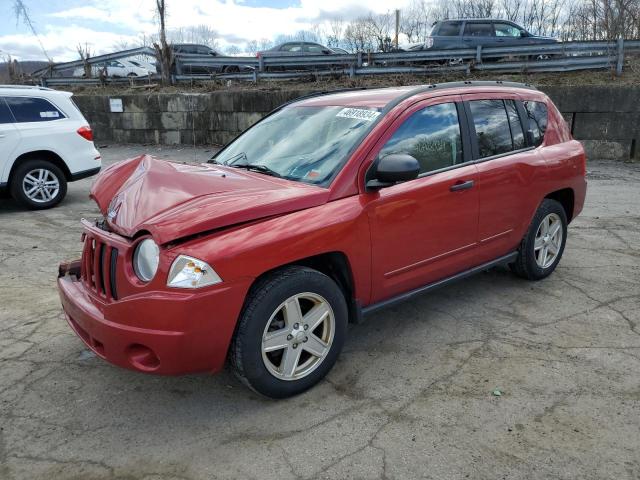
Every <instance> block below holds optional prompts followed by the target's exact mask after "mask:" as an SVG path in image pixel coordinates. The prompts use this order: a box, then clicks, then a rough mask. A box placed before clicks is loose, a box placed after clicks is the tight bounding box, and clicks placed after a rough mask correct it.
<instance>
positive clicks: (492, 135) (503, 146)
mask: <svg viewBox="0 0 640 480" xmlns="http://www.w3.org/2000/svg"><path fill="white" fill-rule="evenodd" d="M469 108H470V109H471V115H472V116H473V124H474V126H475V129H476V138H477V140H478V150H479V153H480V158H485V157H491V156H493V155H500V154H502V153H507V152H510V151H511V150H514V148H513V141H512V138H511V129H510V127H509V117H508V116H507V110H506V108H505V105H504V102H503V101H502V100H473V101H470V102H469Z"/></svg>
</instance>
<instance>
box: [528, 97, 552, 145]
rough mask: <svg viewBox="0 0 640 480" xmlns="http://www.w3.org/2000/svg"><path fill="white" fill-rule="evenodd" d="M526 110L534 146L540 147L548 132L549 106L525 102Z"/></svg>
mask: <svg viewBox="0 0 640 480" xmlns="http://www.w3.org/2000/svg"><path fill="white" fill-rule="evenodd" d="M523 103H524V110H525V112H527V117H528V120H529V129H530V130H531V133H532V134H533V135H532V136H533V145H534V146H536V147H537V146H539V145H541V144H542V141H543V140H544V133H545V132H546V131H547V106H546V105H545V104H544V103H542V102H531V101H525V102H523Z"/></svg>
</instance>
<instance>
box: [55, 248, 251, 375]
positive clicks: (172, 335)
mask: <svg viewBox="0 0 640 480" xmlns="http://www.w3.org/2000/svg"><path fill="white" fill-rule="evenodd" d="M77 272H79V261H78V262H71V263H69V264H62V265H61V266H60V277H59V278H58V290H59V294H60V300H61V301H62V308H63V309H64V313H65V316H66V318H67V321H68V323H69V325H70V326H71V328H72V329H73V331H74V332H76V334H77V335H78V336H79V337H80V338H81V339H82V340H83V341H84V343H85V344H86V345H87V346H88V347H89V348H90V349H91V350H93V351H94V352H95V353H96V354H97V355H98V356H99V357H101V358H103V359H105V360H107V361H109V362H110V363H113V364H114V365H117V366H120V367H124V368H128V369H132V370H137V371H140V372H146V373H157V374H165V375H178V374H186V373H195V372H204V371H208V372H217V371H219V370H220V369H222V367H223V366H224V362H225V358H226V355H227V350H228V347H229V343H230V341H231V337H232V335H233V331H234V329H235V325H236V321H237V319H238V315H239V314H240V309H241V308H242V304H243V302H244V297H245V295H246V292H247V290H248V288H249V285H250V281H249V280H246V281H242V282H238V283H235V284H233V285H226V286H217V288H211V289H206V290H202V291H189V292H148V293H145V294H137V295H132V296H130V297H127V298H124V299H121V300H117V301H111V302H106V301H104V300H103V299H101V298H97V297H96V296H95V295H94V294H93V293H92V292H91V291H89V290H87V289H86V288H85V286H84V284H83V282H82V281H81V280H80V279H79V278H78V275H77ZM150 326H153V328H150Z"/></svg>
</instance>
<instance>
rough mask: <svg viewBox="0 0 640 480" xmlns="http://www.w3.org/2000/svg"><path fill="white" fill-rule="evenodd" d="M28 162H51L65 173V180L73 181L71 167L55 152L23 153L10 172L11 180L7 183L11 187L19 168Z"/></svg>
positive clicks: (36, 151)
mask: <svg viewBox="0 0 640 480" xmlns="http://www.w3.org/2000/svg"><path fill="white" fill-rule="evenodd" d="M28 160H45V161H48V162H51V163H52V164H54V165H55V166H56V167H58V168H59V169H60V170H62V173H64V176H65V180H67V181H69V180H70V179H71V172H70V171H69V167H67V164H66V163H65V161H64V160H63V159H62V157H60V155H58V154H57V153H55V152H52V151H51V150H34V151H32V152H26V153H23V154H21V155H19V156H18V157H17V158H16V159H15V161H14V162H13V165H11V170H10V171H9V178H8V179H7V183H8V184H9V185H11V182H12V181H13V176H14V175H15V172H16V170H17V169H18V167H19V166H20V165H21V164H23V163H24V162H26V161H28Z"/></svg>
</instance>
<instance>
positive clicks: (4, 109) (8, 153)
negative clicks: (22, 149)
mask: <svg viewBox="0 0 640 480" xmlns="http://www.w3.org/2000/svg"><path fill="white" fill-rule="evenodd" d="M19 143H20V132H19V131H18V129H17V128H16V124H15V123H14V121H13V116H12V115H11V111H10V110H9V107H8V106H7V103H6V102H5V99H4V97H0V185H1V184H4V183H6V182H7V180H8V178H9V172H10V171H11V164H12V163H13V159H14V152H15V150H16V147H17V146H18V144H19Z"/></svg>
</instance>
